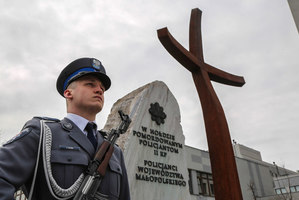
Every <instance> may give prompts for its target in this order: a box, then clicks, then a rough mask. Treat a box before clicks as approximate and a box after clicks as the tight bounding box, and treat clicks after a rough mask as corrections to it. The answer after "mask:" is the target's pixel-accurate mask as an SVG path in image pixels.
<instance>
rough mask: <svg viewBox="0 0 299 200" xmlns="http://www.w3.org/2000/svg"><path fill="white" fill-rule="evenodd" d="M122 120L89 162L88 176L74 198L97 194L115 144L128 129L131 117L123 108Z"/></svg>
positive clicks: (87, 199) (84, 199)
mask: <svg viewBox="0 0 299 200" xmlns="http://www.w3.org/2000/svg"><path fill="white" fill-rule="evenodd" d="M118 113H119V115H120V118H121V120H122V122H121V123H120V125H119V127H118V129H116V130H115V129H112V130H111V131H110V133H109V135H108V138H107V139H105V140H104V142H103V143H102V144H101V147H100V149H99V150H98V152H97V153H96V155H95V157H94V159H93V160H92V161H91V162H90V163H89V165H88V168H87V171H86V176H85V178H84V180H83V182H82V184H81V186H80V188H79V190H78V191H77V193H76V195H75V197H74V200H92V199H95V196H96V195H97V194H96V192H97V190H98V188H99V186H100V184H101V181H102V179H103V177H104V176H105V173H106V169H107V166H108V163H109V160H110V158H111V156H112V154H113V151H114V144H115V142H116V140H117V138H118V137H119V135H120V134H123V133H124V132H126V131H127V129H128V127H129V125H130V123H131V119H130V117H129V116H128V115H125V114H124V113H123V112H122V111H121V110H119V111H118Z"/></svg>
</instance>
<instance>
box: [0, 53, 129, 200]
mask: <svg viewBox="0 0 299 200" xmlns="http://www.w3.org/2000/svg"><path fill="white" fill-rule="evenodd" d="M110 85H111V81H110V78H109V77H108V76H107V75H106V72H105V69H104V67H103V65H102V64H101V62H100V61H99V60H97V59H94V58H80V59H77V60H75V61H73V62H71V63H70V64H69V65H67V66H66V67H65V68H64V69H63V71H62V72H61V73H60V75H59V77H58V79H57V84H56V86H57V90H58V92H59V94H60V95H61V96H63V97H64V98H65V99H66V105H67V116H66V117H65V118H64V119H62V120H58V119H51V118H41V117H34V118H33V119H32V120H30V121H28V122H27V123H26V124H25V126H24V127H23V129H22V131H21V133H20V134H19V135H17V136H16V137H15V138H13V139H12V140H10V141H9V142H7V143H6V144H5V145H3V147H1V148H0V200H12V199H13V195H14V192H15V191H16V190H17V189H18V188H20V187H22V188H23V190H24V191H25V193H26V194H27V195H29V196H30V198H32V199H35V200H46V199H47V200H52V199H72V198H73V196H74V195H75V192H76V191H77V190H78V187H79V186H80V184H81V182H82V179H83V177H84V172H85V170H86V168H87V166H88V163H89V161H90V160H91V159H92V158H93V156H94V155H95V153H96V150H97V149H98V148H99V146H100V145H101V143H102V142H103V139H104V133H101V132H99V131H97V129H96V123H95V118H96V114H97V113H99V112H100V111H101V110H102V107H103V104H104V92H105V91H106V90H108V89H109V87H110ZM41 136H42V137H41ZM98 197H99V199H109V200H117V199H121V200H129V199H130V194H129V185H128V179H127V173H126V168H125V164H124V158H123V154H122V152H121V150H120V148H119V147H117V146H115V148H114V153H113V155H112V157H111V159H110V161H109V166H108V167H107V171H106V175H105V177H104V178H103V180H102V182H101V185H100V188H99V191H98Z"/></svg>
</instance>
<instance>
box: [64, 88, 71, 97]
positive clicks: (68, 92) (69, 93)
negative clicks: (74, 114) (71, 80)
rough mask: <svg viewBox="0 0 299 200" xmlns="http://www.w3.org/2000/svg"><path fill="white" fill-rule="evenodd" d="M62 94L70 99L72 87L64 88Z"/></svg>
mask: <svg viewBox="0 0 299 200" xmlns="http://www.w3.org/2000/svg"><path fill="white" fill-rule="evenodd" d="M63 96H64V98H66V99H72V98H73V93H72V89H66V90H64V92H63Z"/></svg>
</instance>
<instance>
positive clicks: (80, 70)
mask: <svg viewBox="0 0 299 200" xmlns="http://www.w3.org/2000/svg"><path fill="white" fill-rule="evenodd" d="M80 72H98V70H96V69H95V68H92V67H85V68H81V69H79V70H77V71H75V72H74V73H72V74H71V75H70V76H69V77H68V78H67V79H66V80H65V82H64V84H63V91H64V90H65V89H66V87H67V86H68V82H69V81H70V80H71V79H72V78H74V77H75V76H76V75H78V74H79V73H80Z"/></svg>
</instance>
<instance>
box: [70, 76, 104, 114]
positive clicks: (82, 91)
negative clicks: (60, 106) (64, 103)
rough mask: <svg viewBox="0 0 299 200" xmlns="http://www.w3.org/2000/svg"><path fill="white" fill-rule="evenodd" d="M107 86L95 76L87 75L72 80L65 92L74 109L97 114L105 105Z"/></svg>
mask: <svg viewBox="0 0 299 200" xmlns="http://www.w3.org/2000/svg"><path fill="white" fill-rule="evenodd" d="M104 91H105V88H104V86H103V84H102V83H101V81H100V80H99V79H98V78H97V77H95V76H93V75H86V76H83V77H81V78H79V79H78V80H76V81H74V82H72V83H71V84H70V85H69V87H68V89H67V90H66V92H65V95H66V93H67V96H66V98H67V99H68V100H69V102H68V103H69V104H70V106H71V107H72V109H76V111H77V112H90V113H93V114H97V113H98V112H100V111H101V110H102V108H103V105H104Z"/></svg>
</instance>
